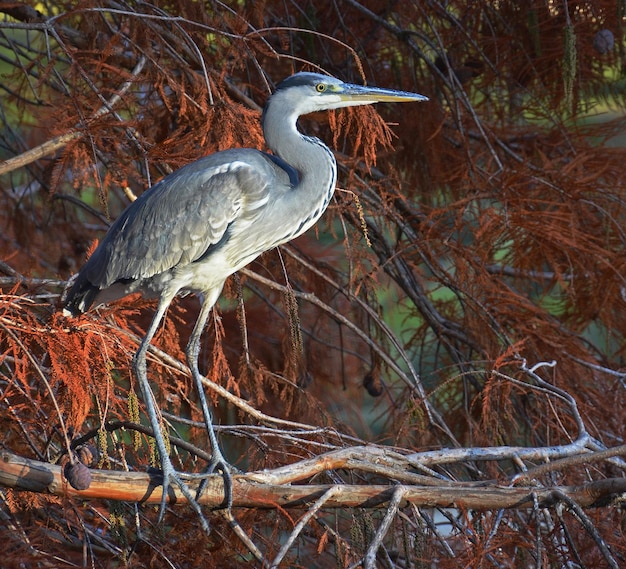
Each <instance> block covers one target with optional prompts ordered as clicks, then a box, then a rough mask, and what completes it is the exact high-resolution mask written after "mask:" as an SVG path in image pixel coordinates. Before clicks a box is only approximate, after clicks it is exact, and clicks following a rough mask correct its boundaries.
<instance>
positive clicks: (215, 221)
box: [65, 73, 427, 524]
mask: <svg viewBox="0 0 626 569" xmlns="http://www.w3.org/2000/svg"><path fill="white" fill-rule="evenodd" d="M425 100H427V97H424V96H423V95H419V94H416V93H407V92H403V91H394V90H390V89H381V88H376V87H364V86H359V85H352V84H348V83H343V82H342V81H340V80H338V79H335V78H333V77H329V76H325V75H320V74H317V73H296V74H295V75H292V76H291V77H288V78H287V79H285V80H283V81H282V82H281V83H280V84H279V85H278V87H277V88H276V90H275V92H274V93H273V94H272V95H271V96H270V97H269V99H268V101H267V104H266V106H265V109H264V111H263V116H262V126H263V133H264V135H265V140H266V143H267V146H268V147H269V149H270V150H271V151H272V153H271V154H270V153H266V152H262V151H259V150H254V149H251V148H242V149H233V150H226V151H222V152H218V153H216V154H213V155H210V156H206V157H204V158H200V159H199V160H197V161H195V162H192V163H191V164H188V165H187V166H184V167H183V168H181V169H179V170H177V171H175V172H173V173H172V174H170V175H168V176H166V177H165V178H163V179H162V180H161V181H160V182H158V183H157V184H155V185H154V186H153V187H152V188H151V189H149V190H147V191H146V192H144V193H143V194H142V195H141V196H140V197H139V198H138V199H137V200H136V201H134V202H133V203H132V204H131V205H130V206H129V207H128V208H127V209H126V210H125V211H124V212H123V213H122V214H121V215H120V217H119V218H118V219H117V220H116V221H115V223H113V225H112V226H111V228H110V229H109V231H108V233H107V234H106V235H105V237H104V238H103V239H102V241H101V242H100V244H99V246H98V247H97V248H96V250H95V251H94V252H93V254H92V255H91V256H90V257H89V259H88V260H87V262H86V263H85V265H84V266H83V267H82V268H81V269H80V271H79V273H78V275H77V276H76V277H75V280H74V282H73V284H72V286H71V288H70V289H69V291H68V293H67V295H66V297H65V309H66V311H67V312H66V313H68V314H70V315H77V314H79V313H82V312H85V311H86V310H88V309H89V308H90V307H93V306H98V305H100V304H104V303H108V302H111V301H113V300H117V299H120V298H122V297H124V296H126V295H128V294H131V293H134V292H140V293H142V294H143V295H145V296H147V297H156V298H158V304H157V308H156V311H155V314H154V317H153V318H152V321H151V323H150V325H149V326H148V329H147V330H146V334H145V336H144V338H143V340H142V341H141V344H140V345H139V349H138V350H137V353H136V354H135V357H134V360H133V369H134V373H135V375H136V377H137V379H138V382H139V385H140V387H141V391H142V396H143V401H144V404H145V406H146V412H147V415H148V418H149V420H150V425H151V427H152V430H153V431H154V438H155V439H156V445H157V449H158V451H159V455H160V460H161V467H162V471H163V495H162V499H161V509H160V514H159V517H160V518H161V517H162V516H163V512H164V509H165V503H166V497H167V494H168V488H169V484H170V483H171V482H175V483H176V484H178V486H180V488H181V491H182V492H183V493H184V495H185V496H186V498H187V499H188V500H189V502H190V503H191V504H192V505H193V507H194V508H195V509H196V511H197V512H198V514H199V515H200V516H201V518H202V513H201V511H200V508H199V506H198V504H197V502H196V501H195V500H194V499H193V497H192V496H191V493H190V491H189V489H188V488H187V486H186V484H184V483H183V481H182V480H181V478H180V476H179V475H178V473H177V472H176V470H175V469H174V467H173V465H172V463H171V460H170V458H169V455H168V453H167V450H166V446H165V442H164V439H163V435H162V433H161V426H160V422H159V417H158V412H157V409H156V405H155V402H154V396H153V394H152V391H151V389H150V384H149V382H148V377H147V365H146V355H147V351H148V346H149V345H150V342H151V340H152V338H153V336H154V334H155V333H156V331H157V328H158V326H159V323H160V322H161V320H162V318H163V316H164V314H165V312H166V310H167V308H168V306H169V304H170V303H171V302H172V300H173V298H174V297H175V296H176V295H177V294H179V293H181V292H188V291H192V292H198V293H202V298H203V301H202V305H201V308H200V312H199V315H198V318H197V320H196V323H195V326H194V328H193V331H192V333H191V336H190V339H189V343H188V345H187V349H186V356H187V362H188V365H189V369H190V370H191V374H192V376H193V380H194V382H195V386H196V389H197V391H198V396H199V400H200V404H201V407H202V412H203V414H204V420H205V422H206V425H207V431H208V435H209V440H210V443H211V447H212V460H211V463H210V465H209V468H208V472H214V471H216V470H218V471H219V470H221V471H222V473H223V476H224V492H225V501H226V502H228V504H230V495H231V494H230V493H231V479H230V469H231V466H230V465H229V464H228V462H227V461H226V459H225V458H224V456H223V454H222V452H221V450H220V447H219V444H218V441H217V438H216V436H215V432H214V429H213V426H212V419H211V412H210V410H209V407H208V405H207V402H206V397H205V395H204V389H203V386H202V375H201V374H200V371H199V369H198V354H199V351H200V337H201V335H202V331H203V329H204V326H205V324H206V322H207V318H208V316H209V314H210V311H211V308H212V307H213V305H214V304H215V302H216V301H217V299H218V297H219V295H220V293H221V291H222V287H223V286H224V282H225V281H226V279H227V278H228V277H229V276H230V275H231V274H233V273H234V272H236V271H237V270H239V269H240V268H242V267H244V266H245V265H247V264H248V263H250V262H251V261H252V260H253V259H255V258H256V257H257V256H258V255H260V254H261V253H262V252H264V251H267V250H268V249H272V248H273V247H276V246H277V245H280V244H281V243H285V242H287V241H289V240H291V239H294V238H295V237H298V236H299V235H301V234H302V233H304V232H305V231H306V230H307V229H309V228H310V227H311V226H313V224H315V222H316V221H317V220H318V219H319V218H320V216H321V215H322V214H323V213H324V210H325V209H326V207H327V206H328V203H329V202H330V200H331V197H332V195H333V192H334V189H335V183H336V180H337V165H336V162H335V158H334V156H333V153H332V152H331V151H330V149H329V148H328V147H327V146H326V145H325V144H324V143H323V142H322V141H321V140H319V139H317V138H312V137H308V136H304V135H303V134H301V133H300V132H299V131H298V129H297V124H296V123H297V120H298V117H300V116H301V115H305V114H307V113H312V112H315V111H322V110H328V109H338V108H341V107H349V106H356V105H368V104H371V103H377V102H382V101H393V102H405V101H425ZM202 520H203V524H205V523H206V522H204V518H202Z"/></svg>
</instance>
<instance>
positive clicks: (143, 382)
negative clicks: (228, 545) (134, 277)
mask: <svg viewBox="0 0 626 569" xmlns="http://www.w3.org/2000/svg"><path fill="white" fill-rule="evenodd" d="M171 300H172V297H163V298H161V299H160V300H159V304H158V306H157V310H156V312H155V314H154V317H153V318H152V322H150V326H149V327H148V330H147V331H146V335H145V337H144V339H143V340H142V341H141V344H140V345H139V349H138V350H137V353H136V354H135V357H134V358H133V369H134V372H135V376H136V377H137V380H138V381H139V386H140V387H141V393H142V396H143V400H144V403H145V405H146V412H147V414H148V419H149V420H150V426H151V427H152V431H153V433H154V439H155V441H156V445H157V449H158V451H159V458H160V460H161V470H162V471H163V494H162V496H161V506H160V509H159V522H160V521H161V520H162V519H163V514H164V513H165V505H166V502H167V496H168V490H169V485H170V481H173V482H175V483H176V484H177V485H178V486H179V487H180V490H181V492H182V493H183V495H184V496H185V498H187V500H188V501H189V504H190V505H191V506H192V507H193V509H194V510H195V511H196V513H197V514H198V516H199V518H200V523H201V524H202V529H203V530H204V531H205V532H207V533H208V532H209V524H208V522H207V521H206V519H205V518H204V515H203V514H202V510H201V509H200V505H199V504H198V502H197V501H196V499H195V498H194V497H193V495H192V494H191V491H190V490H189V488H188V486H187V485H186V484H185V483H184V482H183V481H182V480H181V479H180V477H179V476H178V474H177V472H176V470H175V469H174V466H173V465H172V461H171V460H170V457H169V454H168V452H167V449H166V447H165V441H164V439H163V434H162V433H161V422H160V421H159V416H158V413H157V410H156V406H155V402H154V395H153V393H152V389H151V388H150V383H149V382H148V373H147V364H146V355H147V353H148V346H149V345H150V342H151V341H152V338H153V337H154V335H155V334H156V331H157V329H158V327H159V323H160V322H161V320H162V319H163V315H164V314H165V311H166V310H167V307H168V306H169V304H170V302H171Z"/></svg>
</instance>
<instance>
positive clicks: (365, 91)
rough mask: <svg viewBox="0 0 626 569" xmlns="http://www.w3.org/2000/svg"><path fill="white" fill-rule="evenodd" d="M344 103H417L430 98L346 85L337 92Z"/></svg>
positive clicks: (376, 88)
mask: <svg viewBox="0 0 626 569" xmlns="http://www.w3.org/2000/svg"><path fill="white" fill-rule="evenodd" d="M336 94H337V95H339V96H340V97H341V100H342V101H351V102H354V103H360V104H363V105H366V104H368V103H382V102H393V103H405V102H411V101H413V102H416V101H428V97H425V96H424V95H420V94H419V93H409V92H407V91H395V90H394V89H381V88H380V87H363V86H361V85H351V84H349V83H344V84H343V85H341V86H340V88H339V89H338V90H337V92H336Z"/></svg>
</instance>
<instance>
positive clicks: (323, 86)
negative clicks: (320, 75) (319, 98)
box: [315, 83, 326, 93]
mask: <svg viewBox="0 0 626 569" xmlns="http://www.w3.org/2000/svg"><path fill="white" fill-rule="evenodd" d="M315 90H316V91H317V92H318V93H323V92H324V91H326V84H325V83H318V84H317V85H315Z"/></svg>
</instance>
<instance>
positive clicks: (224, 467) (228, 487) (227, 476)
mask: <svg viewBox="0 0 626 569" xmlns="http://www.w3.org/2000/svg"><path fill="white" fill-rule="evenodd" d="M220 292H221V287H220V289H219V290H217V291H212V292H211V293H210V294H207V295H206V297H205V299H204V301H203V303H202V307H201V308H200V314H199V315H198V319H197V320H196V324H195V326H194V327H193V331H192V332H191V336H190V337H189V342H188V343H187V363H188V365H189V369H190V370H191V375H192V376H193V379H194V381H195V384H196V390H197V391H198V397H199V399H200V406H201V407H202V414H203V415H204V422H205V425H206V428H207V433H208V435H209V441H210V443H211V462H210V464H209V468H208V469H207V472H208V473H211V472H215V470H221V471H222V477H223V479H224V503H225V505H226V507H227V508H230V507H231V505H232V501H233V493H232V477H231V470H232V466H231V465H230V464H229V463H228V462H227V461H226V459H225V458H224V455H223V454H222V451H221V449H220V445H219V443H218V441H217V436H216V435H215V429H214V428H213V418H212V416H211V411H210V409H209V406H208V404H207V400H206V395H205V394H204V386H203V385H202V379H203V378H202V375H201V374H200V371H199V369H198V355H199V354H200V338H201V336H202V331H203V330H204V327H205V325H206V322H207V319H208V318H209V314H211V309H212V308H213V305H214V304H215V302H216V300H217V297H218V296H219V294H220Z"/></svg>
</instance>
